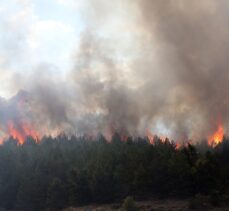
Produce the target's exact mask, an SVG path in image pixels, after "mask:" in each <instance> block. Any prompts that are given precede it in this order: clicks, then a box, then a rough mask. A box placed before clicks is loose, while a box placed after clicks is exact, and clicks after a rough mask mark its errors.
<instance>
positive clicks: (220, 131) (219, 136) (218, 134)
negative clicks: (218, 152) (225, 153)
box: [208, 124, 224, 146]
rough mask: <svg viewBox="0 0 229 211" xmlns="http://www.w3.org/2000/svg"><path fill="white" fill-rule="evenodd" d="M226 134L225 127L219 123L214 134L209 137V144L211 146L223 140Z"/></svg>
mask: <svg viewBox="0 0 229 211" xmlns="http://www.w3.org/2000/svg"><path fill="white" fill-rule="evenodd" d="M223 136H224V128H223V125H222V124H219V125H218V128H217V130H216V131H215V133H214V134H212V135H211V136H209V137H208V144H209V145H210V146H216V145H218V144H219V143H221V142H222V140H223Z"/></svg>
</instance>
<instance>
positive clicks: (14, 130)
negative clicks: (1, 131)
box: [8, 121, 39, 144]
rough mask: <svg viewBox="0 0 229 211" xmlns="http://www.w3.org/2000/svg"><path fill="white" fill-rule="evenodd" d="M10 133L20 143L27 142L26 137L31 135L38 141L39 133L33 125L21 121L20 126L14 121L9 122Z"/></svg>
mask: <svg viewBox="0 0 229 211" xmlns="http://www.w3.org/2000/svg"><path fill="white" fill-rule="evenodd" d="M8 131H9V135H10V136H12V137H13V138H14V139H17V140H18V143H19V144H23V143H24V142H25V139H26V137H28V136H31V137H32V138H33V139H34V140H35V141H38V139H39V134H38V132H37V131H36V130H35V129H33V127H32V126H31V125H29V124H27V123H21V124H20V125H19V126H18V127H16V126H15V124H14V122H13V121H10V122H9V123H8Z"/></svg>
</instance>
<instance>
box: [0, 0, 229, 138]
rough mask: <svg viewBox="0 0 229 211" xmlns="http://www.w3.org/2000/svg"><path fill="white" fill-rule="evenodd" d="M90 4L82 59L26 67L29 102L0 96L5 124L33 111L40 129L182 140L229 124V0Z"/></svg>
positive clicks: (30, 116)
mask: <svg viewBox="0 0 229 211" xmlns="http://www.w3.org/2000/svg"><path fill="white" fill-rule="evenodd" d="M86 8H87V9H89V8H90V11H93V12H92V13H91V14H92V15H91V16H90V15H88V16H87V17H86V20H87V22H88V27H87V29H86V30H85V31H84V32H83V33H82V35H81V42H80V45H79V47H78V50H77V51H76V52H75V53H74V54H73V62H74V67H73V68H72V69H71V70H70V71H68V72H67V73H66V74H65V75H64V76H63V75H61V76H59V77H58V76H56V75H55V74H52V72H53V71H54V72H55V71H56V69H55V68H56V67H55V66H53V65H50V64H47V65H41V66H39V67H38V68H36V70H35V71H33V73H32V74H31V75H27V76H24V77H21V78H20V84H21V87H20V88H23V89H24V90H26V91H27V92H28V95H29V98H28V99H27V101H26V102H27V103H26V105H24V106H23V108H19V111H20V112H18V111H15V107H14V106H11V107H9V106H8V107H7V106H5V104H6V103H2V101H0V111H1V112H2V113H4V116H5V117H4V118H3V119H1V120H0V124H1V125H2V128H4V127H3V125H5V122H6V121H8V120H9V119H14V121H16V122H17V121H19V120H20V121H21V119H26V121H28V122H32V124H33V125H34V127H36V128H37V130H38V131H39V132H40V133H41V134H49V133H51V134H56V133H59V132H62V131H65V132H66V133H69V134H72V133H74V134H75V133H76V134H84V133H86V134H87V133H88V134H96V133H99V132H102V133H103V134H105V135H107V136H109V135H110V134H111V133H112V132H113V131H118V132H120V133H121V134H127V135H141V136H144V135H145V134H146V131H147V130H148V129H149V130H150V131H152V133H159V134H165V135H167V136H170V137H171V138H174V139H176V140H183V139H196V140H197V139H202V138H205V137H207V136H209V135H210V134H212V132H214V131H215V130H216V129H217V125H218V124H219V123H222V124H223V125H224V127H225V130H227V128H228V124H229V122H228V119H229V118H228V117H229V112H228V107H229V98H228V90H229V85H228V79H229V72H228V69H227V68H228V58H227V57H228V55H229V39H228V35H229V31H228V27H227V25H228V21H229V16H228V12H227V11H228V9H229V4H228V3H227V1H226V0H220V1H217V0H203V1H201V2H200V1H197V0H193V1H183V0H160V1H159V0H136V1H125V2H123V1H117V2H116V3H114V5H113V6H112V3H108V2H107V1H106V2H105V1H102V0H98V1H93V3H92V4H90V3H88V4H87V7H86ZM112 8H114V11H115V12H112ZM117 11H118V12H117ZM117 15H122V19H121V20H122V21H121V22H120V21H119V22H118V23H119V24H118V26H116V28H115V29H110V27H109V25H110V24H111V25H112V21H114V20H113V19H114V18H117ZM130 19H133V20H132V21H131V20H130ZM114 22H115V21H114ZM112 26H113V25H112ZM17 80H18V77H17ZM5 107H7V109H6V108H5ZM8 113H11V116H9V115H8ZM18 114H20V115H19V116H18ZM12 115H13V116H12Z"/></svg>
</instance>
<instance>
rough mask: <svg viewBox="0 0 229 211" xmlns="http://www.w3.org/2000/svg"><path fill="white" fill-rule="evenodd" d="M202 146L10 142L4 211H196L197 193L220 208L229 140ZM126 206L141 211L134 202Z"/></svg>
mask: <svg viewBox="0 0 229 211" xmlns="http://www.w3.org/2000/svg"><path fill="white" fill-rule="evenodd" d="M202 143H203V142H202ZM202 143H201V144H199V145H198V144H197V145H196V146H193V145H190V144H189V145H187V146H185V147H182V148H180V149H176V145H175V144H174V143H173V142H169V140H166V141H165V142H162V141H161V140H160V139H158V138H155V144H154V145H152V144H149V141H148V139H147V138H144V139H142V138H136V139H134V140H133V139H132V138H128V141H126V142H122V141H121V138H120V136H119V135H118V134H115V135H114V136H113V138H112V141H111V142H107V141H106V140H105V138H104V137H102V136H99V137H97V138H95V139H93V140H92V139H91V138H88V137H78V138H77V137H74V136H73V137H71V138H68V137H67V136H65V135H62V136H59V137H57V138H50V137H45V138H43V139H42V140H41V142H40V143H39V144H36V143H35V141H34V140H33V139H32V138H27V140H26V142H25V143H24V144H23V145H17V144H16V141H15V140H13V139H12V138H11V139H10V140H8V141H7V142H5V143H4V144H3V145H2V146H0V208H6V209H12V208H14V209H20V210H34V211H36V210H44V209H49V210H60V209H62V208H65V207H69V206H81V205H86V204H89V203H109V202H114V201H121V200H123V198H125V197H127V196H130V195H131V196H134V197H139V198H140V197H141V198H142V197H151V196H155V197H171V196H173V197H193V201H192V202H191V205H190V207H198V206H201V203H199V202H198V201H199V199H197V198H195V196H196V195H198V194H201V195H209V197H210V200H211V203H212V204H213V205H215V206H218V205H219V204H220V199H221V195H224V193H227V192H228V190H229V140H226V139H225V140H224V141H223V142H222V143H221V144H219V145H218V146H217V147H215V148H210V147H208V146H207V145H204V144H202ZM199 204H200V205H199ZM123 206H124V207H125V209H126V210H134V209H135V208H136V207H135V205H134V202H133V200H132V199H131V198H127V199H126V200H125V202H124V205H123ZM128 207H130V208H128ZM131 207H132V208H131Z"/></svg>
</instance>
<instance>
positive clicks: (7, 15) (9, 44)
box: [0, 0, 85, 97]
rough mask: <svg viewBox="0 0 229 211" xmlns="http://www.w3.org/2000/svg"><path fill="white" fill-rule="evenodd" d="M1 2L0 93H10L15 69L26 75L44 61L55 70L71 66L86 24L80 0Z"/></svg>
mask: <svg viewBox="0 0 229 211" xmlns="http://www.w3.org/2000/svg"><path fill="white" fill-rule="evenodd" d="M75 2H78V4H76V3H72V2H71V1H68V0H66V1H62V0H48V1H47V0H10V1H9V0H1V1H0V32H1V33H0V73H1V74H0V84H1V87H0V96H4V97H8V96H10V95H11V94H13V93H11V90H9V89H10V87H8V86H9V82H10V80H11V76H12V73H13V72H18V73H20V74H24V73H25V74H26V73H28V72H31V71H32V70H33V69H34V68H35V67H36V66H37V65H40V64H41V63H47V64H52V65H54V66H55V71H56V72H58V71H60V72H61V71H62V72H64V71H66V70H67V69H69V68H70V66H71V57H72V53H73V50H74V49H75V48H77V43H78V41H79V34H80V33H81V31H82V30H83V28H84V27H85V24H84V21H83V19H82V13H81V12H82V11H80V10H81V9H82V8H80V6H83V5H82V4H81V3H80V1H75Z"/></svg>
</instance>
